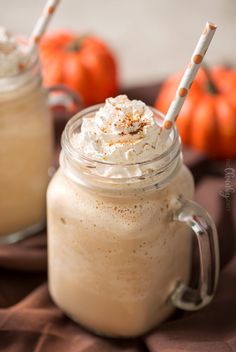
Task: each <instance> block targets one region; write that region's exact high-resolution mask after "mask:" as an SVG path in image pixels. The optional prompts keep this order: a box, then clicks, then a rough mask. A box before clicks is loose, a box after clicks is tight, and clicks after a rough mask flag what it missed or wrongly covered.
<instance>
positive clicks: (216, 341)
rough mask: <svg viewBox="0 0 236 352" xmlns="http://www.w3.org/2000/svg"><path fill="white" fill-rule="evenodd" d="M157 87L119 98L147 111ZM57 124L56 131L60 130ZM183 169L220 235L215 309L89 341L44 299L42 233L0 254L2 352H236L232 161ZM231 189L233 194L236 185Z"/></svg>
mask: <svg viewBox="0 0 236 352" xmlns="http://www.w3.org/2000/svg"><path fill="white" fill-rule="evenodd" d="M157 89H158V86H157V85H155V86H152V87H141V88H135V89H132V90H126V91H125V92H126V93H127V94H128V95H129V97H130V98H140V99H142V100H144V101H145V102H146V103H148V104H152V103H153V101H154V97H155V95H156V92H157ZM62 125H63V124H62V122H61V121H60V126H62ZM184 159H185V162H186V164H187V165H188V166H189V167H190V169H191V171H192V172H193V175H194V178H195V181H196V201H198V202H199V203H200V204H201V205H202V206H204V207H205V208H206V209H207V210H208V212H209V213H210V214H211V215H212V217H213V219H214V220H215V222H216V224H217V228H218V232H219V240H220V251H221V268H222V270H221V275H220V282H219V288H218V291H217V294H216V297H215V299H214V300H213V302H212V303H211V304H210V305H209V306H208V307H206V308H204V309H202V310H201V311H198V312H195V313H186V312H181V311H178V312H177V313H176V314H175V315H174V316H173V317H172V318H171V319H170V320H169V321H168V322H165V323H163V324H162V325H161V326H160V327H157V328H156V329H155V330H154V331H152V332H151V333H149V334H147V335H146V336H143V337H141V338H138V339H132V340H123V341H122V340H112V339H105V338H101V337H98V336H95V335H93V334H91V333H89V332H87V331H85V330H84V329H83V328H82V327H80V326H78V325H76V324H75V323H73V322H72V321H71V320H70V319H68V318H67V317H66V316H65V315H64V314H63V313H62V312H61V311H60V309H59V308H57V307H56V306H55V305H54V303H53V302H52V300H51V299H50V296H49V294H48V288H47V274H46V270H47V261H46V244H47V243H46V232H43V233H40V234H38V235H35V236H33V237H31V238H28V239H26V240H24V241H21V242H20V243H17V244H14V245H9V246H0V351H1V352H13V351H14V352H15V351H17V352H54V351H57V352H64V351H65V352H107V351H109V352H111V351H112V352H116V351H117V352H140V351H143V352H147V351H150V352H180V351H189V352H190V351H191V352H199V351H202V352H203V351H208V352H211V351H214V352H223V351H227V352H228V351H236V257H235V236H236V231H235V229H236V213H235V209H236V208H235V206H236V204H235V203H236V200H235V197H234V194H233V192H231V193H230V197H229V199H228V200H226V199H225V198H224V197H223V196H222V195H221V194H222V192H223V191H224V190H226V188H225V187H226V184H225V179H226V178H225V172H226V171H225V170H226V168H227V167H229V165H230V167H232V168H234V169H235V167H236V161H234V160H228V161H213V160H209V159H207V158H206V157H205V156H204V155H200V154H199V153H197V152H194V151H192V150H189V149H185V150H184ZM234 181H235V179H234V180H232V187H234V190H235V189H236V185H235V184H233V182H234Z"/></svg>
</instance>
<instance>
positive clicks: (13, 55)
mask: <svg viewBox="0 0 236 352" xmlns="http://www.w3.org/2000/svg"><path fill="white" fill-rule="evenodd" d="M22 62H23V53H22V52H21V50H20V47H19V45H18V43H17V42H16V40H15V38H14V37H13V36H12V35H11V34H10V33H9V32H8V31H7V30H6V28H4V27H0V78H3V77H10V76H14V75H16V74H18V73H19V72H20V71H21V70H22Z"/></svg>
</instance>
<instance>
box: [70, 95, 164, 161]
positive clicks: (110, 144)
mask: <svg viewBox="0 0 236 352" xmlns="http://www.w3.org/2000/svg"><path fill="white" fill-rule="evenodd" d="M159 132H160V126H159V125H158V124H157V121H156V119H155V116H154V113H153V111H152V110H151V109H150V108H149V107H148V106H147V105H146V104H145V103H143V102H142V101H141V100H130V99H128V97H127V96H126V95H119V96H117V97H116V98H108V99H106V102H105V104H104V105H103V106H102V107H101V108H100V109H99V110H98V111H97V112H96V114H95V116H93V117H87V118H84V119H83V123H82V126H81V132H80V133H79V134H76V135H74V136H73V140H72V143H73V145H74V147H75V148H78V149H79V150H80V151H81V153H82V154H84V155H85V156H87V157H90V158H93V159H95V160H101V161H107V162H111V163H124V164H125V163H138V162H142V161H146V160H150V159H151V158H153V157H155V156H156V155H158V154H160V152H161V150H160V148H159V147H158V138H159Z"/></svg>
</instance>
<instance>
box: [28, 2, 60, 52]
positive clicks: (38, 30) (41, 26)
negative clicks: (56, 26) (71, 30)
mask: <svg viewBox="0 0 236 352" xmlns="http://www.w3.org/2000/svg"><path fill="white" fill-rule="evenodd" d="M59 2H60V0H48V1H47V3H46V5H45V6H44V9H43V12H42V15H41V16H40V17H39V19H38V21H37V22H36V24H35V26H34V29H33V31H32V33H31V36H30V38H29V54H31V53H32V51H33V49H34V47H35V45H37V44H38V43H39V41H40V39H41V37H42V35H43V34H44V32H45V30H46V28H47V26H48V24H49V22H50V20H51V18H52V14H53V13H54V12H55V10H56V8H57V6H58V4H59Z"/></svg>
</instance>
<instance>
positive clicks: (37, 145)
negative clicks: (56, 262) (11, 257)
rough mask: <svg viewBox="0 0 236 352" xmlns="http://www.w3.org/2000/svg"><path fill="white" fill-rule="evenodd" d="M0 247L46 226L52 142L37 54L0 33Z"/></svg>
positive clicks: (7, 35) (20, 41)
mask: <svg viewBox="0 0 236 352" xmlns="http://www.w3.org/2000/svg"><path fill="white" fill-rule="evenodd" d="M0 126H1V128H0V140H1V145H0V167H1V171H0V243H1V242H6V243H7V242H12V241H15V240H18V239H20V238H22V237H25V236H26V235H29V234H30V233H32V232H34V231H36V230H37V229H39V228H40V227H41V228H42V226H43V225H44V223H45V215H46V214H45V208H46V206H45V195H46V189H47V185H48V181H49V175H48V169H49V167H50V166H51V163H52V152H53V136H52V126H51V118H50V114H49V109H48V106H47V94H46V91H45V90H44V89H43V88H42V86H41V72H40V67H39V62H38V58H37V54H36V52H34V53H33V55H32V56H31V57H30V58H29V57H28V54H27V45H26V44H25V43H24V42H23V41H22V40H17V39H15V38H14V37H12V36H11V35H10V34H9V33H8V32H7V31H6V29H4V28H0Z"/></svg>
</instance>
